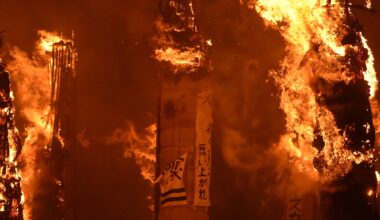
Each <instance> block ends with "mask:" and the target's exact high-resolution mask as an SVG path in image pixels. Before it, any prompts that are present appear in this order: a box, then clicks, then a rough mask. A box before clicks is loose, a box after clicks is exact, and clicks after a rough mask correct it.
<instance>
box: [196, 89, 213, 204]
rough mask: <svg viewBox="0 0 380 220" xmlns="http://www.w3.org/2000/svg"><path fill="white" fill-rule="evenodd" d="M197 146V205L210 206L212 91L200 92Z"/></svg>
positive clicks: (197, 117)
mask: <svg viewBox="0 0 380 220" xmlns="http://www.w3.org/2000/svg"><path fill="white" fill-rule="evenodd" d="M196 112H197V116H196V147H195V192H194V205H195V206H210V205H211V204H210V178H211V138H212V129H213V120H212V91H211V89H207V90H203V91H201V92H199V93H198V100H197V111H196Z"/></svg>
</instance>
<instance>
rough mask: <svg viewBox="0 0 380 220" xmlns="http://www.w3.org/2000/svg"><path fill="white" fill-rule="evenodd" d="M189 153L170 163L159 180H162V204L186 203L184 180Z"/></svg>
mask: <svg viewBox="0 0 380 220" xmlns="http://www.w3.org/2000/svg"><path fill="white" fill-rule="evenodd" d="M186 158H187V154H184V155H182V156H181V157H179V158H178V159H177V160H175V161H174V162H173V163H171V164H169V165H168V166H167V167H166V168H165V169H164V170H163V172H162V174H161V176H160V177H159V179H158V180H157V182H160V189H161V198H160V200H161V205H162V206H163V207H164V206H171V205H186V204H187V199H186V190H185V185H184V182H183V173H184V170H185V164H186Z"/></svg>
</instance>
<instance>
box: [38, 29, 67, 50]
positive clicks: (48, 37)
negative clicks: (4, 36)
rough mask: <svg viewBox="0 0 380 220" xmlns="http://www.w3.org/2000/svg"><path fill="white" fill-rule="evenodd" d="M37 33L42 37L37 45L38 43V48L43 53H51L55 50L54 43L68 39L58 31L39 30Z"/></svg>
mask: <svg viewBox="0 0 380 220" xmlns="http://www.w3.org/2000/svg"><path fill="white" fill-rule="evenodd" d="M37 34H38V36H39V37H40V39H39V41H38V42H37V45H38V46H37V48H38V51H39V52H40V53H41V54H45V53H51V52H52V51H53V44H54V43H59V42H61V41H68V40H67V39H65V38H63V37H62V36H59V35H58V33H57V32H48V31H45V30H39V31H38V32H37Z"/></svg>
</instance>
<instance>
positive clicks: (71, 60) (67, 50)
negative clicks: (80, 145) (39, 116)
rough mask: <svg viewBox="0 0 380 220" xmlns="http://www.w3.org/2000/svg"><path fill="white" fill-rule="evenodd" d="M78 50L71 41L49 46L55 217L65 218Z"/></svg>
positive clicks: (51, 151)
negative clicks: (68, 157)
mask: <svg viewBox="0 0 380 220" xmlns="http://www.w3.org/2000/svg"><path fill="white" fill-rule="evenodd" d="M76 62H77V52H76V47H75V46H74V43H73V42H72V41H66V42H65V41H63V40H61V41H60V42H56V43H54V44H53V46H52V59H51V64H50V72H51V122H50V123H51V125H52V137H51V145H50V149H49V151H50V153H51V167H52V174H53V176H54V184H55V187H54V191H55V192H54V194H53V195H54V196H55V203H54V204H55V205H56V210H57V212H56V215H55V219H64V216H66V215H67V206H66V205H67V204H65V191H64V190H65V188H64V181H63V180H64V175H65V172H64V171H65V169H64V168H65V158H66V157H67V153H68V152H69V151H70V150H72V149H71V148H72V147H73V146H71V141H72V140H73V138H72V135H73V132H72V131H71V129H72V123H71V121H72V117H73V102H74V100H73V99H74V98H75V92H74V91H75V86H74V78H75V73H76V72H75V71H76Z"/></svg>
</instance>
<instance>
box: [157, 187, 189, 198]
mask: <svg viewBox="0 0 380 220" xmlns="http://www.w3.org/2000/svg"><path fill="white" fill-rule="evenodd" d="M181 192H185V188H179V189H171V190H169V191H167V192H164V193H162V194H161V196H162V197H165V196H167V195H169V194H171V193H181Z"/></svg>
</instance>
